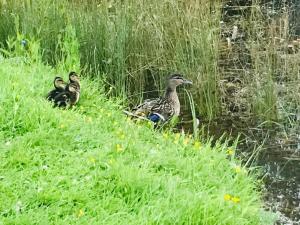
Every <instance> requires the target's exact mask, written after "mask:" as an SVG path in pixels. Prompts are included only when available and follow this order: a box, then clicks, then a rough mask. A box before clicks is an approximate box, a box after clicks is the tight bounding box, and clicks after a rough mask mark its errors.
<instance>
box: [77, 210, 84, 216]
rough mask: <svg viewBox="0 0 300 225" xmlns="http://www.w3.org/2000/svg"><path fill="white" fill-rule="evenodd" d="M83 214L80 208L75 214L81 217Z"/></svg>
mask: <svg viewBox="0 0 300 225" xmlns="http://www.w3.org/2000/svg"><path fill="white" fill-rule="evenodd" d="M83 215H84V211H83V210H82V209H80V210H79V212H78V214H77V216H78V217H82V216H83Z"/></svg>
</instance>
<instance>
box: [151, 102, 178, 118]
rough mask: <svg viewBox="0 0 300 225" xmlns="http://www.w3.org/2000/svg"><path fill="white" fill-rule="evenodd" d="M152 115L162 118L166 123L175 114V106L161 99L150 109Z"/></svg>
mask: <svg viewBox="0 0 300 225" xmlns="http://www.w3.org/2000/svg"><path fill="white" fill-rule="evenodd" d="M150 112H151V114H152V115H153V114H154V115H157V116H158V117H160V120H163V121H164V122H165V121H167V120H169V119H170V118H171V117H172V116H173V115H174V114H175V110H174V107H173V104H172V103H171V102H170V101H169V100H168V99H165V98H162V99H160V101H159V102H157V103H156V104H154V105H153V106H152V107H151V109H150Z"/></svg>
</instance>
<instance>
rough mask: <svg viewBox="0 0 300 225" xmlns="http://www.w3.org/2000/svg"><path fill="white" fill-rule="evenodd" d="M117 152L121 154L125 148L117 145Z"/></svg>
mask: <svg viewBox="0 0 300 225" xmlns="http://www.w3.org/2000/svg"><path fill="white" fill-rule="evenodd" d="M116 150H117V152H121V151H123V147H122V146H121V145H120V144H117V145H116Z"/></svg>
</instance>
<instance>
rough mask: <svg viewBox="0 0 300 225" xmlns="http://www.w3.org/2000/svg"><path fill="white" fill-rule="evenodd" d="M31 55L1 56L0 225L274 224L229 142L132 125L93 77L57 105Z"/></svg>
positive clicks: (50, 73) (49, 71)
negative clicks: (70, 101) (71, 100)
mask: <svg viewBox="0 0 300 225" xmlns="http://www.w3.org/2000/svg"><path fill="white" fill-rule="evenodd" d="M24 59H26V58H22V57H13V58H8V59H4V58H3V57H0V76H1V77H2V81H1V83H0V105H1V107H0V149H1V155H0V202H1V204H0V224H5V225H8V224H124V223H126V224H207V225H208V224H211V225H214V224H220V225H221V224H230V225H234V224H238V225H240V224H272V219H271V218H272V217H271V218H270V215H269V214H268V213H266V212H264V211H263V209H262V202H261V200H260V193H259V192H258V191H257V185H258V184H257V181H256V178H255V175H254V174H253V173H252V172H250V171H247V169H245V168H242V167H241V165H240V162H239V161H238V160H236V159H235V157H234V149H233V148H231V147H228V146H227V145H226V143H224V144H221V143H217V144H216V146H214V147H211V144H210V142H209V141H207V142H205V141H203V142H202V143H200V142H199V141H194V140H193V139H192V138H190V137H188V136H184V135H180V134H172V133H169V132H167V131H165V132H164V133H159V132H156V131H154V130H153V129H152V128H151V125H150V124H147V123H146V124H141V123H133V122H132V121H131V120H129V119H127V118H126V117H125V116H124V115H123V114H122V113H121V107H120V105H119V104H118V103H117V100H114V101H113V100H108V99H106V97H105V95H104V91H103V90H102V89H101V88H100V89H99V83H98V82H96V81H94V80H88V79H83V80H82V95H81V99H80V102H79V105H78V106H77V107H75V108H74V109H70V110H62V109H58V108H53V107H52V106H51V104H50V103H49V102H47V101H46V100H45V99H44V96H45V94H46V93H47V91H49V90H50V89H51V88H52V79H53V77H54V76H55V74H56V72H57V70H55V69H53V68H51V67H49V66H45V65H43V64H41V63H40V62H39V61H38V60H37V61H36V62H32V61H30V62H28V61H27V60H24ZM59 68H64V67H63V66H59ZM64 74H65V76H66V74H67V72H65V73H64Z"/></svg>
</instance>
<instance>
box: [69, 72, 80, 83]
mask: <svg viewBox="0 0 300 225" xmlns="http://www.w3.org/2000/svg"><path fill="white" fill-rule="evenodd" d="M69 80H70V82H79V76H78V74H77V73H76V72H74V71H72V72H70V73H69Z"/></svg>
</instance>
